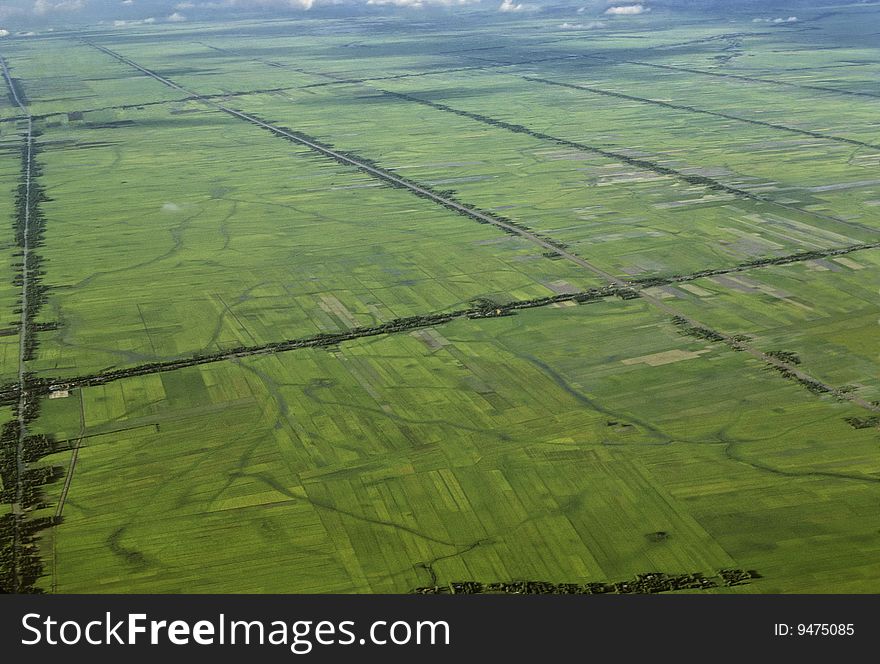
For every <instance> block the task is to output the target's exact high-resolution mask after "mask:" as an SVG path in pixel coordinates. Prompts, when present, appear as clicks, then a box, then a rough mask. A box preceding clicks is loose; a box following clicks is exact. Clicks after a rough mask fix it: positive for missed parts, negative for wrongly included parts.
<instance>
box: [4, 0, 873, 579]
mask: <svg viewBox="0 0 880 664" xmlns="http://www.w3.org/2000/svg"><path fill="white" fill-rule="evenodd" d="M682 16H683V15H680V14H675V13H670V12H666V11H659V10H658V11H657V12H655V13H652V14H650V15H643V16H638V17H631V18H629V19H622V18H621V19H620V20H618V19H616V18H615V19H612V20H607V21H604V22H603V23H602V24H601V25H598V26H595V27H593V28H590V29H586V28H583V29H578V28H574V29H572V28H571V26H570V25H569V27H567V28H566V27H563V26H560V23H562V21H561V20H559V19H558V17H553V16H547V15H545V14H543V13H528V12H524V13H522V14H517V15H511V16H503V15H500V14H499V13H497V12H495V13H492V14H491V15H489V14H487V13H485V12H480V11H478V10H474V11H473V12H470V11H466V12H463V14H462V16H461V18H460V19H459V20H458V21H457V22H456V23H455V24H452V25H450V24H446V23H444V21H443V20H441V19H426V20H425V21H424V22H422V23H419V24H418V26H414V25H412V24H411V23H410V22H408V19H404V18H400V17H392V16H387V17H384V18H383V17H379V16H375V15H374V16H363V17H361V18H358V19H352V20H350V21H349V20H346V21H342V20H341V19H339V20H336V19H331V18H310V19H305V18H304V19H296V20H294V19H291V20H279V21H266V22H263V21H259V20H256V19H247V20H241V21H230V22H228V23H220V22H210V23H186V24H180V25H160V24H157V25H141V26H136V27H127V28H125V30H112V29H110V28H109V26H108V27H105V28H100V29H99V28H95V29H83V30H81V31H76V32H70V33H65V34H59V35H56V36H52V37H49V36H46V35H43V36H37V37H34V38H31V39H26V38H15V39H9V40H7V41H5V42H3V43H2V44H0V56H2V57H3V58H4V61H5V62H6V63H7V65H8V67H9V70H10V72H11V76H12V77H14V80H15V82H16V83H15V85H16V87H17V89H18V90H19V91H21V92H22V93H23V96H24V99H23V101H22V104H23V106H24V109H23V108H21V107H18V106H17V105H16V104H15V103H14V101H15V100H14V98H13V95H12V93H11V92H10V95H9V96H8V98H6V97H4V98H3V99H2V100H0V119H2V118H13V117H16V116H19V115H21V114H22V113H23V112H24V111H26V112H27V113H29V114H30V115H31V116H32V120H33V126H34V134H33V136H32V139H33V141H32V146H33V149H32V151H31V152H30V153H28V151H27V145H28V134H27V127H26V123H24V122H22V121H12V120H8V121H4V122H0V219H3V220H4V224H5V226H4V228H5V230H4V231H0V253H2V254H3V256H4V260H3V262H2V264H0V309H2V310H3V311H4V312H5V313H4V316H5V318H2V324H0V328H3V329H4V330H7V333H4V334H3V336H0V374H2V378H3V380H2V382H3V383H4V386H3V391H2V392H0V396H2V397H3V399H5V401H4V405H3V408H4V413H3V421H7V422H9V423H10V424H9V425H7V430H6V431H7V433H6V434H5V437H4V438H3V441H2V444H0V451H2V452H3V455H4V456H3V458H2V461H3V464H4V465H3V468H4V469H5V470H4V471H3V474H2V476H0V481H2V489H3V490H4V494H3V495H4V496H6V500H5V502H4V503H3V504H2V505H0V517H2V518H4V519H6V521H4V522H3V523H7V522H9V523H11V522H12V521H9V520H10V519H12V520H13V521H14V519H15V518H16V517H15V516H14V514H13V512H14V511H15V510H13V506H12V503H13V500H11V499H9V497H10V496H12V495H13V494H14V493H15V489H16V488H21V486H22V481H23V480H22V477H20V476H18V475H16V474H15V473H13V472H12V471H11V470H9V468H12V466H11V465H9V464H11V463H13V462H14V461H15V454H21V453H22V452H20V451H19V452H16V448H17V447H22V445H23V449H24V450H25V453H28V454H29V453H30V452H29V451H28V450H30V449H31V448H32V447H34V446H39V445H42V444H43V442H41V441H44V440H48V441H51V449H50V448H49V447H46V448H45V449H42V448H41V449H42V452H41V453H40V454H35V455H34V458H32V459H30V460H29V461H28V464H27V468H28V473H31V475H29V476H28V477H26V478H25V480H27V481H26V482H25V484H24V486H25V487H27V486H30V485H28V484H27V482H36V481H37V480H34V479H33V477H38V478H39V479H40V482H42V481H43V480H46V481H45V485H44V486H42V489H41V490H40V492H39V493H38V494H35V495H36V496H37V497H31V498H30V499H28V500H29V502H27V503H26V504H25V505H24V506H23V515H24V516H23V517H21V519H22V520H21V524H23V525H17V526H16V528H17V529H18V530H15V531H14V534H15V540H9V541H8V542H7V541H6V540H4V542H3V546H4V547H25V550H27V551H30V552H31V553H30V554H28V555H32V556H33V564H34V565H36V568H35V569H38V570H39V572H38V573H37V574H36V575H35V576H34V578H33V579H32V583H33V586H32V587H30V588H28V589H30V590H33V589H35V588H39V589H42V590H46V591H49V592H58V593H86V592H107V593H128V592H137V593H169V592H199V593H223V592H242V593H247V592H254V593H262V592H281V593H404V592H409V591H412V590H413V589H416V588H419V587H425V586H428V587H433V586H441V587H442V586H447V585H448V584H450V583H453V582H460V581H477V582H481V583H507V582H513V581H523V580H524V581H548V582H553V583H588V582H605V583H613V582H616V581H620V580H626V579H633V578H635V577H636V576H637V575H639V574H643V573H646V572H654V571H659V572H664V573H668V574H703V575H705V576H707V577H712V578H720V577H717V576H716V575H717V574H718V572H719V571H720V570H726V569H735V570H749V571H754V572H755V573H754V574H752V575H751V576H752V577H753V578H750V579H749V580H748V582H747V583H743V584H738V585H731V586H727V585H724V584H723V583H719V584H718V585H717V587H714V588H707V589H706V590H704V591H701V592H733V593H836V592H841V593H877V592H880V557H878V554H880V530H878V527H877V520H876V505H877V502H878V499H880V455H878V427H880V355H878V351H877V349H878V347H880V326H878V321H880V310H878V293H880V177H878V175H877V173H878V171H877V166H878V165H880V128H878V124H877V121H876V118H877V108H878V104H880V86H878V84H877V75H878V74H880V53H878V49H877V46H876V45H875V44H874V43H873V40H874V39H875V37H872V33H871V30H872V28H873V26H876V25H877V21H878V19H880V9H878V7H877V6H874V5H853V6H841V7H837V8H836V10H835V11H834V12H828V13H825V12H823V11H822V9H821V8H815V9H810V10H809V11H805V12H803V13H802V15H801V17H800V18H799V20H798V21H797V22H792V23H791V24H790V25H785V26H783V27H771V26H769V25H767V24H766V23H762V22H755V21H753V20H752V16H751V15H747V14H745V13H743V14H734V17H733V18H732V19H729V20H728V18H717V19H711V18H707V17H705V16H699V17H698V16H696V15H694V16H690V15H687V16H685V17H684V19H685V20H682ZM569 18H570V17H569ZM578 20H579V19H578ZM584 22H585V21H584ZM513 28H516V29H515V30H514V29H513ZM817 44H819V45H824V46H825V48H817V47H816V45H817ZM6 83H7V84H10V83H11V82H10V81H7V82H6ZM175 86H176V87H175ZM23 149H24V150H25V151H24V153H23ZM22 154H25V155H27V154H30V155H31V157H32V160H31V162H30V163H31V170H30V171H27V170H26V164H27V163H28V162H27V160H23V159H22ZM28 174H29V175H30V182H31V187H30V189H29V190H28V191H30V194H29V197H28V201H29V203H30V207H29V208H28V210H30V213H29V215H30V216H29V217H28V219H29V221H30V224H31V226H30V231H29V235H27V236H26V237H24V238H22V237H21V234H20V233H19V234H18V235H17V234H16V229H17V228H18V229H19V230H20V229H21V228H22V224H23V222H24V217H23V214H24V213H23V211H22V210H23V208H22V206H21V205H18V207H17V206H16V192H17V191H19V190H20V189H21V187H22V183H23V182H25V179H26V176H27V175H28ZM25 251H27V252H28V254H29V256H30V260H31V261H34V262H33V263H32V264H30V265H31V269H30V271H29V272H28V274H27V276H26V278H25V279H24V287H25V288H24V289H23V287H22V279H23V274H24V273H23V270H22V265H21V262H22V261H21V256H22V253H23V252H25ZM25 294H27V295H28V298H29V299H28V305H29V306H28V307H26V308H25V310H24V311H22V301H23V295H25ZM22 324H24V325H25V328H26V329H27V333H26V335H25V342H26V343H25V347H26V348H30V349H31V350H30V351H29V352H30V354H29V355H27V356H26V357H24V358H23V359H24V367H25V369H26V371H27V373H26V374H25V375H24V376H23V377H19V374H18V368H19V362H20V361H21V360H22V358H21V357H20V352H19V351H20V346H19V341H20V340H19V336H18V333H19V329H20V327H21V325H22ZM22 391H24V397H22V398H21V399H19V395H20V394H21V392H22ZM22 405H24V406H26V411H27V412H26V416H25V418H24V421H25V422H26V426H25V429H24V430H23V431H21V432H19V431H18V430H17V429H15V430H14V431H13V429H14V428H15V426H16V425H17V422H18V420H17V415H16V412H17V409H18V408H20V407H21V406H22ZM10 431H12V433H10ZM43 436H46V438H45V439H44V438H43ZM52 468H54V469H55V471H54V475H55V477H54V481H48V479H46V478H47V477H48V476H49V474H50V473H49V472H48V469H52ZM49 479H53V478H49ZM15 523H19V522H17V521H16V522H15ZM27 524H40V526H41V527H40V529H39V530H38V531H36V532H37V534H36V535H35V536H34V539H33V542H32V544H33V548H32V549H27V546H28V542H29V540H27V535H26V534H27V533H28V532H30V531H28V530H27ZM3 532H7V531H3ZM9 532H12V531H9ZM22 533H25V534H24V535H23V534H22ZM4 537H5V535H4ZM22 541H23V542H24V544H22V543H21V542H22ZM7 572H8V570H6V569H5V568H4V574H7ZM4 583H7V584H8V582H7V581H4Z"/></svg>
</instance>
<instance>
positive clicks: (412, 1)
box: [305, 0, 480, 9]
mask: <svg viewBox="0 0 880 664" xmlns="http://www.w3.org/2000/svg"><path fill="white" fill-rule="evenodd" d="M479 1H480V0H367V4H368V5H374V6H383V5H393V6H395V7H411V8H413V9H422V8H423V7H428V6H434V7H459V6H462V5H470V4H474V3H475V2H479ZM312 4H313V3H312V0H309V6H308V7H305V9H310V8H311V6H312Z"/></svg>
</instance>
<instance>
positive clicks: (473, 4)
mask: <svg viewBox="0 0 880 664" xmlns="http://www.w3.org/2000/svg"><path fill="white" fill-rule="evenodd" d="M806 2H808V0H790V1H788V2H786V1H784V0H0V37H5V36H10V35H15V34H17V33H18V34H21V32H22V31H25V30H31V29H33V30H39V29H46V28H47V27H50V26H52V27H55V28H58V27H65V26H71V27H73V26H80V25H97V24H101V25H110V26H114V27H119V28H124V27H127V26H131V25H144V24H162V23H185V22H188V21H194V20H195V21H204V20H217V19H223V18H230V17H235V16H243V15H249V16H253V15H255V14H258V15H264V16H272V17H277V16H295V15H302V16H317V15H326V14H328V13H333V14H335V15H345V14H346V13H347V14H363V13H370V14H381V13H398V14H401V13H402V14H406V15H412V16H419V15H425V14H426V13H433V14H436V13H440V12H467V11H484V12H485V11H490V12H498V13H499V14H510V15H523V14H528V13H534V14H540V13H547V12H554V13H560V12H565V13H567V14H568V15H570V16H571V19H570V20H569V22H567V23H566V26H568V27H570V28H571V29H589V28H591V27H599V26H601V25H603V24H604V23H605V22H607V21H612V22H622V21H626V20H634V19H637V18H638V19H641V20H644V19H645V18H646V17H650V15H651V13H652V12H662V11H667V10H670V9H672V10H686V11H702V10H706V11H709V10H712V11H713V12H716V13H717V12H718V11H723V10H724V9H725V8H727V9H733V7H734V6H736V7H737V8H740V9H743V10H747V9H748V8H750V7H752V8H755V9H759V8H762V7H763V8H764V9H765V10H766V11H764V12H763V14H760V15H767V16H768V17H770V19H769V20H773V18H774V17H782V18H783V19H788V18H789V17H791V16H794V15H795V9H796V8H797V7H803V5H804V4H805V3H806ZM771 4H772V5H774V9H773V10H772V11H771V10H769V9H768V5H771ZM787 8H790V9H791V11H786V9H787ZM777 10H778V11H777ZM768 12H769V13H768Z"/></svg>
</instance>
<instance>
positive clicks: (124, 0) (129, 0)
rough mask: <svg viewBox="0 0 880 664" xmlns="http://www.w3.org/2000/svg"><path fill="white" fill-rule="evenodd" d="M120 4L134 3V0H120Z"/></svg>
mask: <svg viewBox="0 0 880 664" xmlns="http://www.w3.org/2000/svg"><path fill="white" fill-rule="evenodd" d="M122 4H123V5H133V4H134V0H122Z"/></svg>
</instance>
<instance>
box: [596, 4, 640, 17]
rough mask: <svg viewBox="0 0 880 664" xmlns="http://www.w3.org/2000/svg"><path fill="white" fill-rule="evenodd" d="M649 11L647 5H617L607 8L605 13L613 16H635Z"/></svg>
mask: <svg viewBox="0 0 880 664" xmlns="http://www.w3.org/2000/svg"><path fill="white" fill-rule="evenodd" d="M649 11H651V10H650V9H648V8H647V7H645V5H615V6H614V7H609V8H608V9H606V10H605V13H606V14H609V15H611V16H635V15H636V14H644V13H645V12H649Z"/></svg>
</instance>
